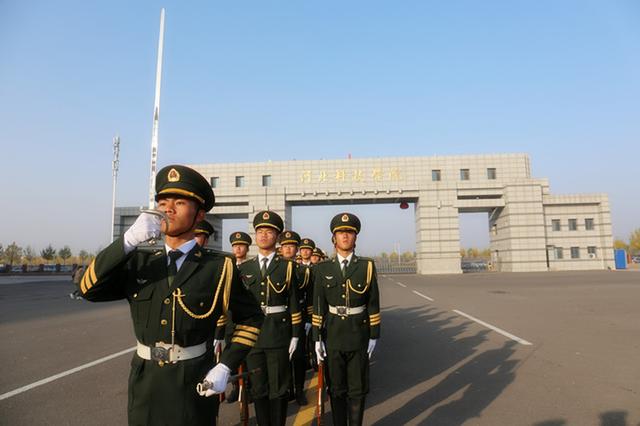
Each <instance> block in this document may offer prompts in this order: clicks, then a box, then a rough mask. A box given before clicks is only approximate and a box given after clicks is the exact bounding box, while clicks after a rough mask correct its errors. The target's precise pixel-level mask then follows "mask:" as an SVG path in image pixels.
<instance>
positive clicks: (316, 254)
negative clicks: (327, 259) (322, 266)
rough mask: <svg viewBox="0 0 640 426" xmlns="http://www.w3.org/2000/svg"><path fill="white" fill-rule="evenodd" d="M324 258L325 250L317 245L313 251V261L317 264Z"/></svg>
mask: <svg viewBox="0 0 640 426" xmlns="http://www.w3.org/2000/svg"><path fill="white" fill-rule="evenodd" d="M323 258H324V252H323V251H322V250H320V247H315V248H314V249H313V251H312V252H311V263H312V264H314V265H317V264H318V263H320V261H321V260H322V259H323Z"/></svg>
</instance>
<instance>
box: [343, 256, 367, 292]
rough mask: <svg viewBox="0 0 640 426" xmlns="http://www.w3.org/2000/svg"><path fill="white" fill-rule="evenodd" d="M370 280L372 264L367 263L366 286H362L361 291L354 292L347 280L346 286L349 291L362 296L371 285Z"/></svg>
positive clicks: (349, 281)
mask: <svg viewBox="0 0 640 426" xmlns="http://www.w3.org/2000/svg"><path fill="white" fill-rule="evenodd" d="M371 278H373V263H372V262H371V261H369V263H368V264H367V282H366V285H365V286H364V288H363V289H362V290H361V291H358V290H356V289H355V288H353V286H352V285H351V280H350V279H349V280H347V285H348V286H349V288H350V289H351V291H353V292H354V293H357V294H364V292H365V291H367V289H368V288H369V286H370V285H371Z"/></svg>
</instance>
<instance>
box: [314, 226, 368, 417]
mask: <svg viewBox="0 0 640 426" xmlns="http://www.w3.org/2000/svg"><path fill="white" fill-rule="evenodd" d="M359 232H360V220H359V219H358V218H357V217H356V216H355V215H353V214H351V213H340V214H339V215H337V216H335V217H334V218H333V219H332V220H331V233H332V234H333V242H334V244H335V249H336V256H335V257H334V258H332V259H331V260H328V261H325V262H321V263H319V264H318V265H317V266H316V267H315V269H314V277H315V280H314V295H313V339H314V341H315V342H316V343H315V349H316V356H317V357H318V361H323V360H324V359H325V358H326V360H327V376H328V380H327V382H328V383H329V395H330V396H331V413H332V415H333V424H334V425H347V424H349V425H361V424H362V420H363V414H364V401H365V395H366V394H367V393H368V392H369V359H370V358H371V355H372V353H373V349H374V348H375V346H376V341H377V339H378V338H379V337H380V297H379V294H378V281H377V276H376V269H375V264H374V262H373V260H371V259H368V258H364V257H358V256H356V255H355V253H354V248H355V245H356V238H357V234H358V233H359ZM323 340H324V342H323ZM325 345H326V346H325ZM347 407H348V408H347Z"/></svg>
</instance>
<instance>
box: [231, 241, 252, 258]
mask: <svg viewBox="0 0 640 426" xmlns="http://www.w3.org/2000/svg"><path fill="white" fill-rule="evenodd" d="M231 249H232V250H233V255H234V256H235V257H236V259H244V258H245V257H247V252H248V251H249V246H247V245H246V244H234V245H233V246H232V247H231Z"/></svg>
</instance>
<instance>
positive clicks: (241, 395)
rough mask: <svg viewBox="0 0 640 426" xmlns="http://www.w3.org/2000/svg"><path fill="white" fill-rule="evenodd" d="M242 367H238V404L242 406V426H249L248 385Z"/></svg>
mask: <svg viewBox="0 0 640 426" xmlns="http://www.w3.org/2000/svg"><path fill="white" fill-rule="evenodd" d="M242 370H243V368H242V365H240V366H239V367H238V374H240V377H239V378H238V403H239V405H240V424H241V425H242V426H248V425H249V404H248V403H247V385H246V383H245V380H246V379H245V377H244V376H242V374H243V372H242Z"/></svg>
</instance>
